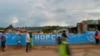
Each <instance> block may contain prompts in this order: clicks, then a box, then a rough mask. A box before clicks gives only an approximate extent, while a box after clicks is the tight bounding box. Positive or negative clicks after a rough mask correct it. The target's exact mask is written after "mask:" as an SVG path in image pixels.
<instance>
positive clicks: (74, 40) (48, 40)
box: [0, 31, 95, 45]
mask: <svg viewBox="0 0 100 56" xmlns="http://www.w3.org/2000/svg"><path fill="white" fill-rule="evenodd" d="M94 34H95V32H93V31H87V32H86V33H85V34H67V36H68V39H67V41H68V43H69V44H87V43H95V39H94ZM0 35H1V34H0ZM5 36H6V38H7V42H6V43H7V44H8V45H17V39H18V34H5ZM58 36H61V34H33V41H34V44H35V45H56V44H57V42H56V38H57V37H58ZM21 44H22V45H26V35H25V34H21Z"/></svg>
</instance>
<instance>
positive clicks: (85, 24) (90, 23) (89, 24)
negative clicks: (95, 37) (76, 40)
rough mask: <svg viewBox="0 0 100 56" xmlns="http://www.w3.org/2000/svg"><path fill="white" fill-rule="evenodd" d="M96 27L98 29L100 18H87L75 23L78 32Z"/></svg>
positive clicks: (99, 27) (92, 29)
mask: <svg viewBox="0 0 100 56" xmlns="http://www.w3.org/2000/svg"><path fill="white" fill-rule="evenodd" d="M96 27H97V28H98V30H99V29H100V20H87V21H82V22H80V23H78V24H77V30H78V33H84V32H86V31H87V30H91V31H94V30H95V28H96Z"/></svg>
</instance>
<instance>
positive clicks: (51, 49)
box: [0, 44, 100, 56]
mask: <svg viewBox="0 0 100 56" xmlns="http://www.w3.org/2000/svg"><path fill="white" fill-rule="evenodd" d="M70 50H71V53H72V56H100V45H98V46H96V45H93V44H88V45H70ZM0 56H59V54H58V46H35V47H34V48H33V49H32V50H31V51H29V52H28V53H26V52H25V47H21V48H16V47H14V46H13V47H11V46H10V47H7V48H6V52H2V51H1V50H0Z"/></svg>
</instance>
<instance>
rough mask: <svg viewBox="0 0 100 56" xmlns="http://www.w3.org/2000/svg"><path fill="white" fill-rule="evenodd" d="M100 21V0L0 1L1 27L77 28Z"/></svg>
mask: <svg viewBox="0 0 100 56" xmlns="http://www.w3.org/2000/svg"><path fill="white" fill-rule="evenodd" d="M90 19H100V0H0V27H7V26H8V25H10V24H12V25H13V26H16V27H24V26H32V27H38V26H52V25H58V26H75V25H76V24H77V23H78V22H81V21H83V20H90Z"/></svg>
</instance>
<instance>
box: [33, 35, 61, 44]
mask: <svg viewBox="0 0 100 56" xmlns="http://www.w3.org/2000/svg"><path fill="white" fill-rule="evenodd" d="M58 36H61V35H60V34H48V35H47V34H36V35H33V39H34V43H35V45H55V44H57V41H56V38H57V37H58Z"/></svg>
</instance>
